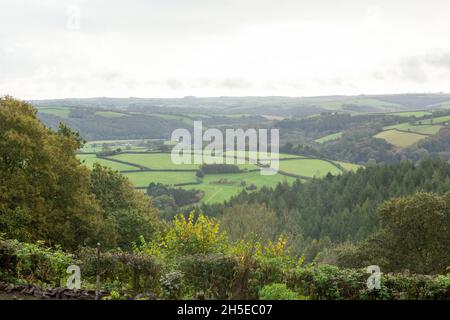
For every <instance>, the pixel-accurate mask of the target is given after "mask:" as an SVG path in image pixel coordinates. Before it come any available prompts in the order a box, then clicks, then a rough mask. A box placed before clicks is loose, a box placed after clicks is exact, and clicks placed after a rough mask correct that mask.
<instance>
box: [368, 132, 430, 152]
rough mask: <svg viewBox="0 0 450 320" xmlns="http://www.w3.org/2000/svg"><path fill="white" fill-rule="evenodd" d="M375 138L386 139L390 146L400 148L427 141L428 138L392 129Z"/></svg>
mask: <svg viewBox="0 0 450 320" xmlns="http://www.w3.org/2000/svg"><path fill="white" fill-rule="evenodd" d="M375 138H379V139H384V140H386V141H387V142H389V143H390V144H392V145H394V146H396V147H399V148H406V147H409V146H412V145H414V144H415V143H417V142H419V141H421V140H423V139H425V138H426V136H425V135H422V134H417V133H413V132H403V131H398V130H395V129H391V130H385V131H382V132H380V133H378V134H377V135H375Z"/></svg>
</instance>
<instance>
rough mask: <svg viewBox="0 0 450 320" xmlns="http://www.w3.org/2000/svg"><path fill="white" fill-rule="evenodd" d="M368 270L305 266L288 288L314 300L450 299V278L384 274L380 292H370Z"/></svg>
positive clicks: (294, 274)
mask: <svg viewBox="0 0 450 320" xmlns="http://www.w3.org/2000/svg"><path fill="white" fill-rule="evenodd" d="M369 276H370V274H368V273H366V270H365V269H340V268H338V267H335V266H330V265H319V266H315V267H306V268H303V269H300V270H299V271H297V272H295V273H292V274H291V275H290V276H289V277H288V280H287V282H288V286H289V287H291V288H293V289H294V290H296V291H297V292H300V293H301V294H303V295H306V296H309V297H310V298H311V299H320V300H321V299H352V300H353V299H356V300H360V299H380V300H381V299H386V300H390V299H392V300H397V299H412V300H415V299H450V276H449V275H437V276H426V275H413V274H408V273H403V274H383V273H382V274H381V288H380V290H374V291H369V290H368V288H367V284H366V283H367V279H368V278H369Z"/></svg>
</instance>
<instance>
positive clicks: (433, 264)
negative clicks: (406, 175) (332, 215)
mask: <svg viewBox="0 0 450 320" xmlns="http://www.w3.org/2000/svg"><path fill="white" fill-rule="evenodd" d="M379 213H380V216H381V223H382V229H381V230H379V231H377V232H376V233H374V234H373V235H371V236H370V237H368V238H367V239H366V240H365V241H363V242H362V243H360V244H359V245H357V246H353V247H347V248H340V249H339V254H338V263H339V264H340V265H341V266H347V267H361V266H363V265H369V264H377V265H379V266H380V267H381V268H382V269H383V270H386V271H397V272H398V271H402V270H409V271H411V272H414V273H423V274H430V273H442V272H444V271H445V268H446V267H447V266H448V264H449V262H450V251H449V248H450V233H449V230H450V193H447V194H446V195H444V196H442V197H440V196H437V195H435V194H431V193H417V194H416V195H414V196H411V197H408V198H398V199H393V200H390V201H387V202H386V203H384V204H383V205H382V206H381V207H380V209H379Z"/></svg>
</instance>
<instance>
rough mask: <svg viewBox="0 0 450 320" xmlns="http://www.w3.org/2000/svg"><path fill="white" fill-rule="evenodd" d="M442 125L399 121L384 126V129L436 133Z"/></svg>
mask: <svg viewBox="0 0 450 320" xmlns="http://www.w3.org/2000/svg"><path fill="white" fill-rule="evenodd" d="M441 128H442V126H440V125H432V124H410V123H400V124H396V125H392V126H387V127H384V128H383V129H384V130H391V129H397V130H402V131H409V132H415V133H419V134H420V133H421V134H430V135H431V134H436V133H437V132H438V131H439V130H440V129H441Z"/></svg>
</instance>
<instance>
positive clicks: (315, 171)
mask: <svg viewBox="0 0 450 320" xmlns="http://www.w3.org/2000/svg"><path fill="white" fill-rule="evenodd" d="M280 170H282V171H284V172H287V173H291V174H296V175H300V176H305V177H311V178H312V177H316V178H320V177H323V176H325V175H326V174H327V173H331V174H334V175H336V174H340V173H342V172H341V170H340V169H339V168H337V167H336V166H335V165H333V164H331V163H329V162H328V161H324V160H320V159H298V160H284V161H280Z"/></svg>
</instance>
